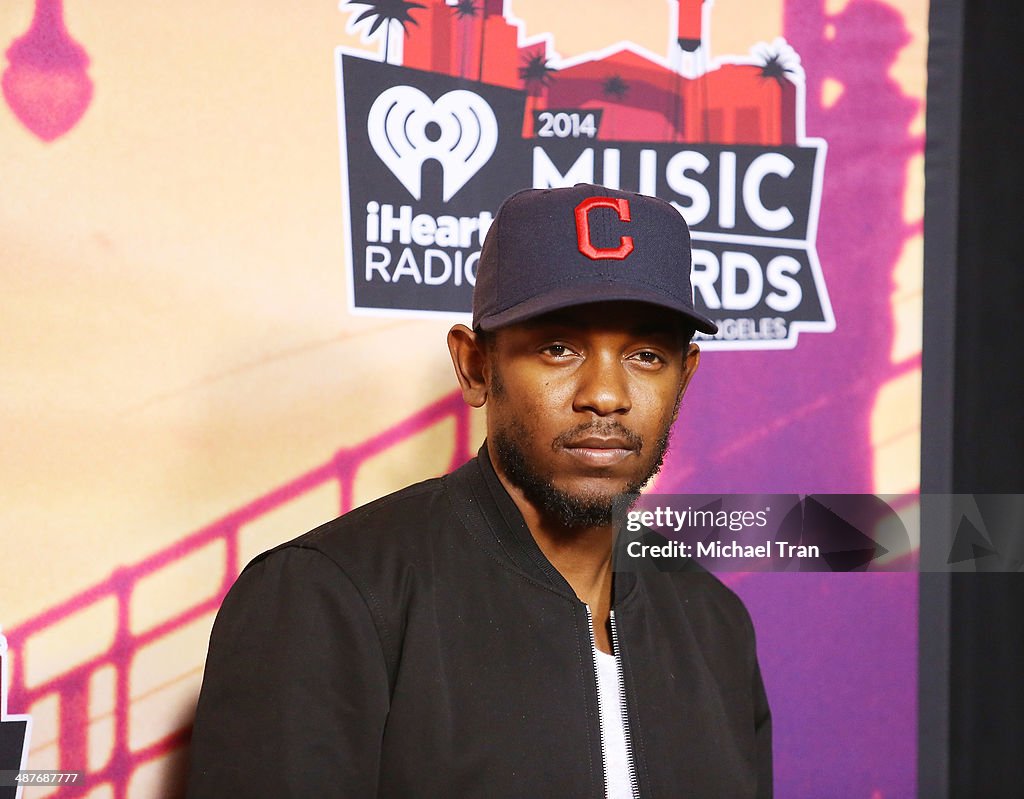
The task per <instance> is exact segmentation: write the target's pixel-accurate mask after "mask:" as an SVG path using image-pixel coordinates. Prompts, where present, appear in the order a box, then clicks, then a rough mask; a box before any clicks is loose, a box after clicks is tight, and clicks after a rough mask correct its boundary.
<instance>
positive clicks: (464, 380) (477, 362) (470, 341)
mask: <svg viewBox="0 0 1024 799" xmlns="http://www.w3.org/2000/svg"><path fill="white" fill-rule="evenodd" d="M448 352H449V353H451V356H452V366H454V367H455V377H456V379H457V380H458V381H459V388H461V389H462V399H463V401H464V402H465V403H466V404H467V405H469V406H471V407H473V408H481V407H483V404H484V403H485V402H487V374H486V371H487V368H488V366H487V352H486V351H485V350H484V348H483V347H482V346H481V342H480V340H479V338H477V335H476V333H474V332H473V331H472V330H470V329H469V328H468V327H466V326H465V325H455V327H453V328H452V329H451V330H449V331H448Z"/></svg>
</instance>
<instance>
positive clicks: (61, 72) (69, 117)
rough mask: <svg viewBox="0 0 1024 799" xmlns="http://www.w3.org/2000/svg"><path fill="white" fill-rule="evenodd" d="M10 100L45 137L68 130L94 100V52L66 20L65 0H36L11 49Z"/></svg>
mask: <svg viewBox="0 0 1024 799" xmlns="http://www.w3.org/2000/svg"><path fill="white" fill-rule="evenodd" d="M7 60H8V62H9V65H8V67H7V69H6V70H4V76H3V81H2V83H3V91H4V98H5V99H6V100H7V105H9V106H10V107H11V110H12V111H13V112H14V115H15V116H16V117H17V118H18V119H19V120H21V123H22V124H23V125H24V126H25V127H26V128H28V129H29V130H30V131H32V133H34V134H35V135H36V136H38V137H39V138H40V139H42V140H43V141H53V140H54V139H56V138H57V137H59V136H63V135H64V134H65V133H67V132H68V131H69V130H71V128H73V127H74V126H75V125H76V124H77V123H78V120H80V119H81V118H82V115H83V114H84V113H85V111H86V109H87V108H88V107H89V103H90V102H92V89H93V86H92V80H90V78H89V75H88V74H87V72H86V68H87V67H88V66H89V56H88V55H87V54H86V52H85V49H84V48H83V47H82V46H81V45H80V44H78V42H76V41H75V40H74V39H72V38H71V36H70V35H69V34H68V31H67V28H66V27H65V26H64V13H63V7H62V2H61V0H36V8H35V15H34V16H33V18H32V24H31V25H30V26H29V29H28V31H27V32H26V33H25V34H24V35H23V36H21V37H19V38H17V39H15V40H14V43H13V44H11V46H10V47H9V48H8V49H7Z"/></svg>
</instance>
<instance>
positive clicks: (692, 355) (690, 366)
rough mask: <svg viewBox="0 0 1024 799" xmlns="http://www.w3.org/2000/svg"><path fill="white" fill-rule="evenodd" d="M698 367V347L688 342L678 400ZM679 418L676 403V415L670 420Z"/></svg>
mask: <svg viewBox="0 0 1024 799" xmlns="http://www.w3.org/2000/svg"><path fill="white" fill-rule="evenodd" d="M698 366H700V347H698V346H697V345H696V344H694V343H693V342H692V341H691V342H690V346H689V348H688V349H687V350H686V355H684V356H683V377H682V382H681V383H680V385H679V400H680V402H681V401H682V399H683V394H685V393H686V387H687V386H689V385H690V380H692V379H693V375H694V372H696V371H697V367H698ZM678 416H679V403H676V414H675V416H674V417H673V418H672V421H675V420H676V418H678Z"/></svg>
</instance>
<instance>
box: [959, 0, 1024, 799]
mask: <svg viewBox="0 0 1024 799" xmlns="http://www.w3.org/2000/svg"><path fill="white" fill-rule="evenodd" d="M1022 39H1024V9H1022V5H1021V4H1020V3H1019V2H1016V1H1014V2H1009V0H1004V1H1003V2H999V1H998V0H972V2H970V3H968V4H967V5H966V7H965V17H964V52H963V113H962V131H961V150H960V167H961V172H960V174H961V180H960V217H959V231H958V239H959V241H958V247H957V256H958V270H957V273H958V274H957V308H956V321H957V325H956V360H955V373H956V386H955V401H954V439H953V485H954V488H955V489H956V490H957V491H961V492H965V493H1021V492H1024V411H1022V410H1021V404H1022V403H1021V398H1022V389H1024V379H1022V375H1024V371H1022V369H1024V367H1022V364H1024V346H1022V341H1024V264H1022V261H1021V244H1022V242H1024V223H1022V219H1021V217H1022V213H1024V188H1022V187H1024V163H1022V162H1024V152H1022V150H1024V111H1022V103H1024V91H1022V89H1024V84H1022V78H1021V76H1022V75H1024V45H1022ZM951 598H952V627H951V639H950V642H951V645H950V673H951V687H952V693H951V701H950V727H951V730H950V732H951V735H950V784H951V791H950V795H951V796H952V797H954V799H960V797H963V799H967V797H971V799H973V798H974V797H981V796H984V797H1004V796H1005V797H1016V796H1021V795H1022V792H1024V787H1022V786H1024V757H1022V756H1021V752H1022V751H1024V680H1022V678H1021V674H1022V673H1024V575H1021V574H956V575H953V580H952V582H951Z"/></svg>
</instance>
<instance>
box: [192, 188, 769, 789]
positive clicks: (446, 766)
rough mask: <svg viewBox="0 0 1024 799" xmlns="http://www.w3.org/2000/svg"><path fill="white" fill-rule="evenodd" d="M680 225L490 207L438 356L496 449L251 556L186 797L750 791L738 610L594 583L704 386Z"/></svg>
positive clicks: (661, 582) (634, 206) (702, 583)
mask: <svg viewBox="0 0 1024 799" xmlns="http://www.w3.org/2000/svg"><path fill="white" fill-rule="evenodd" d="M689 270H690V240H689V232H688V231H687V229H686V225H685V223H684V222H683V220H682V218H681V217H680V216H679V214H678V213H677V212H676V211H675V210H674V209H673V208H672V207H671V206H670V205H668V204H666V203H664V202H662V201H660V200H656V199H654V198H651V197H644V196H641V195H637V194H630V193H627V192H621V191H614V190H611V189H606V188H603V187H600V186H592V185H578V186H575V187H573V188H569V189H553V190H543V191H542V190H528V191H524V192H520V193H518V194H515V195H513V196H512V197H510V198H509V199H507V200H506V201H505V202H504V203H503V205H502V207H501V209H500V210H499V211H498V213H497V215H496V217H495V220H494V223H493V224H492V226H491V229H490V230H489V231H488V234H487V237H486V240H485V243H484V247H483V251H482V254H481V258H480V262H479V268H478V276H477V283H476V288H475V291H474V296H473V328H472V329H470V328H468V327H465V326H463V325H456V326H455V327H453V328H452V329H451V331H450V332H449V334H448V345H449V350H450V352H451V356H452V361H453V363H454V366H455V372H456V375H457V377H458V380H459V385H460V386H461V388H462V393H463V397H464V398H465V401H466V402H467V403H469V404H470V405H472V406H474V407H480V406H484V405H486V408H487V442H486V443H485V445H484V446H483V447H482V448H481V450H480V453H479V454H478V456H477V458H475V459H474V460H471V461H470V462H469V463H467V464H466V465H465V466H463V467H461V468H460V469H458V470H457V471H455V472H454V473H452V474H450V475H448V476H446V477H444V478H440V479H435V480H428V481H426V482H424V483H420V484H418V485H414V486H411V487H409V488H406V489H404V490H402V491H399V492H397V493H395V494H392V495H390V496H387V497H384V498H383V499H380V500H378V501H376V502H373V503H371V504H369V505H366V506H364V507H362V508H359V509H357V510H355V511H353V512H351V513H349V514H347V515H345V516H343V517H341V518H340V519H336V520H334V521H333V522H329V523H328V524H326V525H323V526H322V527H320V528H318V529H316V530H314V531H312V532H311V533H308V534H307V535H305V536H302V537H301V538H298V539H296V540H294V541H292V542H290V543H287V544H284V545H282V546H280V547H278V548H276V549H274V550H271V551H270V552H269V553H266V554H264V555H262V556H260V557H259V558H257V559H256V560H254V561H253V562H252V563H251V564H249V566H248V567H247V568H246V569H245V571H244V572H243V573H242V575H241V576H240V577H239V579H238V582H237V583H236V585H235V586H234V587H233V588H232V590H231V592H230V593H229V595H228V597H227V598H226V599H225V602H224V605H223V607H222V609H221V612H220V614H219V616H218V618H217V622H216V624H215V626H214V630H213V635H212V637H211V643H210V654H209V659H208V662H207V667H206V675H205V678H204V682H203V690H202V694H201V697H200V701H199V707H198V711H197V716H196V724H195V730H194V734H193V747H192V764H191V769H192V771H191V781H190V789H189V795H190V796H192V797H197V798H198V797H214V796H217V797H236V796H237V797H262V796H268V797H269V796H275V797H282V796H289V797H290V796H295V797H327V796H343V797H350V796H351V797H374V796H381V797H477V796H479V797H515V798H516V799H523V797H559V798H562V797H604V796H610V797H623V796H626V797H630V796H642V797H675V796H681V797H683V796H684V797H695V798H697V799H706V798H709V797H727V798H728V799H741V798H742V797H755V796H756V797H766V796H770V795H771V740H770V737H771V726H770V716H769V711H768V706H767V702H766V700H765V695H764V690H763V687H762V684H761V677H760V672H759V670H758V665H757V659H756V655H755V650H754V636H753V629H752V627H751V623H750V619H749V617H748V615H747V613H746V611H745V609H744V608H743V606H742V604H741V603H740V601H739V600H738V599H737V598H736V596H735V595H734V594H732V593H731V592H730V591H729V590H728V589H726V588H725V587H724V586H723V585H722V584H721V583H719V582H718V581H717V580H716V579H715V578H713V577H712V576H710V575H709V574H707V573H705V572H703V571H702V570H700V569H699V568H697V567H695V566H692V565H691V566H690V567H689V568H687V569H685V570H683V571H679V572H675V573H653V574H652V573H646V572H643V573H641V572H636V571H633V572H627V571H622V572H619V573H613V564H612V543H613V526H612V503H613V501H614V500H615V499H616V498H618V497H622V496H624V495H625V496H626V497H628V496H630V495H635V494H636V493H637V492H639V491H640V489H641V488H642V486H643V485H644V484H645V483H646V482H647V481H648V480H649V479H650V478H651V477H652V476H653V475H654V474H655V473H656V472H657V470H658V468H659V467H660V465H661V462H662V457H663V455H664V453H665V449H666V447H667V444H668V438H669V431H670V428H671V426H672V423H673V422H674V421H675V419H676V415H677V413H678V410H679V403H680V401H681V399H682V397H683V393H684V392H685V390H686V387H687V385H688V384H689V381H690V379H691V378H692V377H693V374H694V372H695V370H696V368H697V364H698V361H699V350H698V348H697V346H696V345H695V344H693V343H691V342H690V339H691V337H692V334H693V330H694V329H698V330H702V331H705V332H709V333H712V332H714V331H715V326H714V324H713V323H712V322H710V321H709V320H708V319H706V318H705V317H703V316H701V315H700V314H698V313H697V312H695V310H694V308H693V303H692V299H691V290H690V282H689Z"/></svg>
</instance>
